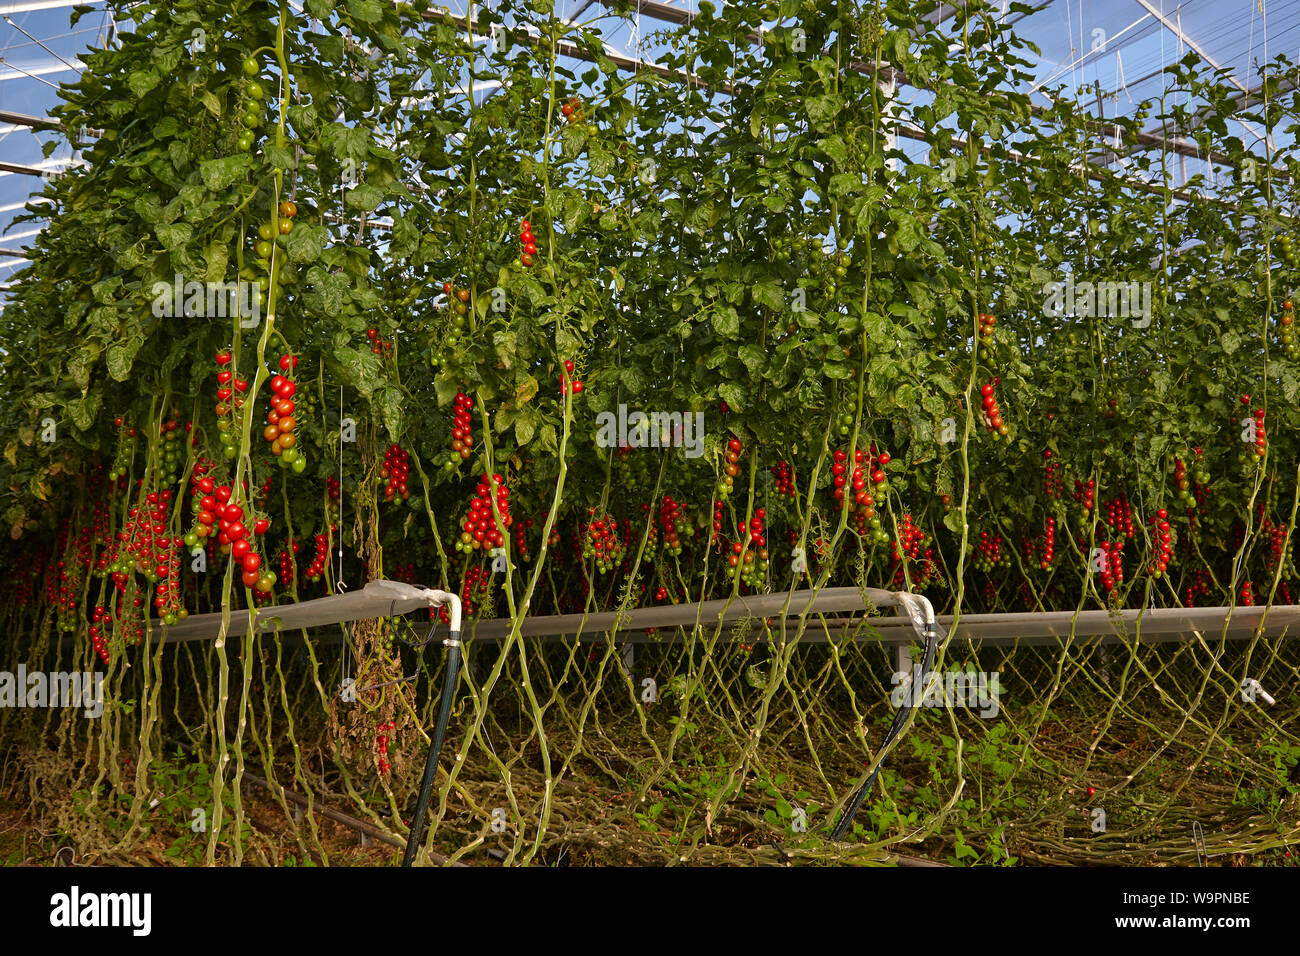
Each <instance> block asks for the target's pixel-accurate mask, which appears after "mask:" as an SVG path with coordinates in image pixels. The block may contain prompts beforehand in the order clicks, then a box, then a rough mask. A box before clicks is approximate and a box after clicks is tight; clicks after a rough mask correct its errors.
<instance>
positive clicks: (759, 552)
mask: <svg viewBox="0 0 1300 956" xmlns="http://www.w3.org/2000/svg"><path fill="white" fill-rule="evenodd" d="M766 518H767V511H766V510H765V509H763V508H755V509H754V514H753V516H752V517H751V518H750V519H749V547H748V548H746V547H745V543H744V542H743V541H736V542H734V543H733V544H732V545H731V554H729V555H727V564H728V565H729V566H730V568H731V574H732V576H733V577H736V576H739V577H740V580H741V582H742V583H743V584H745V585H746V586H748V587H751V588H757V587H759V586H760V585H761V584H762V583H763V582H764V581H766V580H767V568H768V557H769V554H768V550H767V533H766V531H765V530H764V528H763V521H764V519H766Z"/></svg>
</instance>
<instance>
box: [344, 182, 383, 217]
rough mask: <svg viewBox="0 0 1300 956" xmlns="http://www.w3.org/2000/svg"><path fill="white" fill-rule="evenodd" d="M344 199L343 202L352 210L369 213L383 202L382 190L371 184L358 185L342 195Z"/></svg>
mask: <svg viewBox="0 0 1300 956" xmlns="http://www.w3.org/2000/svg"><path fill="white" fill-rule="evenodd" d="M344 197H345V198H344V202H345V203H346V204H347V205H349V206H351V207H352V208H354V209H360V210H362V211H363V212H370V211H371V210H373V209H375V207H377V206H378V205H379V204H380V203H381V202H382V201H383V198H384V190H383V189H382V188H380V187H379V186H375V185H373V184H372V183H359V184H358V185H357V186H356V187H355V188H353V189H349V190H348V191H347V192H346V193H344Z"/></svg>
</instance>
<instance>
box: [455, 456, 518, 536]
mask: <svg viewBox="0 0 1300 956" xmlns="http://www.w3.org/2000/svg"><path fill="white" fill-rule="evenodd" d="M493 488H496V503H497V508H496V510H497V511H499V512H501V529H498V528H497V525H496V515H495V514H493V512H492V489H493ZM512 523H513V519H512V518H511V517H510V489H508V488H507V487H506V486H505V483H504V482H503V481H502V480H501V476H500V475H492V476H490V477H489V476H488V475H484V476H483V477H482V479H481V480H480V481H479V483H478V488H477V489H475V494H474V498H473V500H471V501H470V503H469V514H467V515H466V516H465V520H464V521H462V522H461V535H460V540H459V541H458V542H456V550H457V551H464V552H466V553H468V552H470V551H474V550H476V549H478V548H483V547H486V548H489V549H490V548H502V547H505V543H506V542H505V538H504V537H503V536H502V534H501V530H502V529H506V528H509V527H510V525H511V524H512Z"/></svg>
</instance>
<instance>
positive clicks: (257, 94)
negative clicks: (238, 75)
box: [248, 80, 266, 100]
mask: <svg viewBox="0 0 1300 956" xmlns="http://www.w3.org/2000/svg"><path fill="white" fill-rule="evenodd" d="M248 95H249V96H251V97H252V98H253V99H255V100H260V99H262V98H263V97H265V96H266V90H264V89H262V84H261V83H258V82H257V81H256V80H254V81H253V82H252V83H249V84H248Z"/></svg>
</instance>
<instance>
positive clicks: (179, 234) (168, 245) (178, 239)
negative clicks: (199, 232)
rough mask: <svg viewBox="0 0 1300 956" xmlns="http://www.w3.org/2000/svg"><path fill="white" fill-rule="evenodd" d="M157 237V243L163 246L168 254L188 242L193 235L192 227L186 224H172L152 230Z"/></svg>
mask: <svg viewBox="0 0 1300 956" xmlns="http://www.w3.org/2000/svg"><path fill="white" fill-rule="evenodd" d="M154 231H155V232H156V233H157V235H158V241H159V242H161V243H162V244H163V248H164V249H166V250H167V251H168V252H172V251H175V250H176V249H178V248H179V247H181V246H183V245H185V243H187V242H189V241H190V237H191V236H192V235H194V227H193V226H191V225H190V224H189V223H187V222H174V223H170V224H168V225H162V226H159V227H158V228H157V229H155V230H154Z"/></svg>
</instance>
